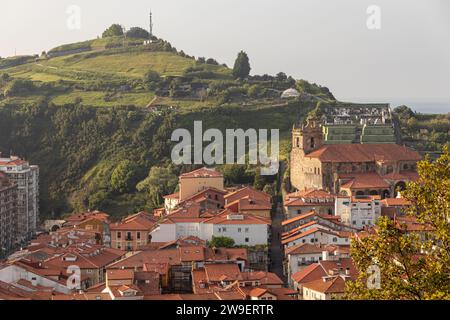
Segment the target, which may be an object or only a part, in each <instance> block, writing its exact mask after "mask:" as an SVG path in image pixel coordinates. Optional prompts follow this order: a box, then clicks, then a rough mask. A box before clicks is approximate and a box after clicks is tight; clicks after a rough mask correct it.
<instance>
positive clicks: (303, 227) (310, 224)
mask: <svg viewBox="0 0 450 320" xmlns="http://www.w3.org/2000/svg"><path fill="white" fill-rule="evenodd" d="M315 225H317V226H318V227H319V226H320V227H323V228H324V229H328V227H325V226H322V225H320V224H319V222H318V221H315V220H313V221H310V222H308V223H305V224H302V225H300V226H298V227H297V228H294V229H291V230H289V231H286V232H283V233H282V234H281V238H282V239H285V238H289V237H292V236H294V235H296V234H299V233H302V232H305V231H306V230H307V229H306V228H309V229H311V228H312V227H313V226H315Z"/></svg>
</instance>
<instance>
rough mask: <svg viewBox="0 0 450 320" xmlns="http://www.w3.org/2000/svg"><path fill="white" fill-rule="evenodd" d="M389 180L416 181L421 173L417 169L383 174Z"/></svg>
mask: <svg viewBox="0 0 450 320" xmlns="http://www.w3.org/2000/svg"><path fill="white" fill-rule="evenodd" d="M383 179H387V180H394V181H398V180H402V181H416V180H418V179H419V174H418V173H417V172H416V171H400V173H395V172H392V173H389V174H385V175H384V176H383Z"/></svg>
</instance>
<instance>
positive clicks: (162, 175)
mask: <svg viewBox="0 0 450 320" xmlns="http://www.w3.org/2000/svg"><path fill="white" fill-rule="evenodd" d="M177 183H178V177H177V176H176V175H175V174H174V173H173V172H172V170H171V169H170V168H164V167H152V168H151V169H150V172H149V174H148V176H147V178H145V179H144V180H142V181H141V182H139V183H138V184H137V186H136V188H137V190H138V191H141V192H147V193H148V195H149V206H150V207H153V208H156V207H158V206H160V205H161V203H162V197H163V196H165V195H168V194H170V193H172V192H173V191H174V190H175V187H176V186H177Z"/></svg>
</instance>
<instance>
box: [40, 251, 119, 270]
mask: <svg viewBox="0 0 450 320" xmlns="http://www.w3.org/2000/svg"><path fill="white" fill-rule="evenodd" d="M124 255H125V251H121V250H117V249H112V248H105V247H103V246H98V245H95V246H70V247H67V248H65V253H64V254H62V255H59V256H57V257H54V258H51V259H49V260H47V261H45V263H44V264H45V266H48V267H50V268H52V267H53V268H56V269H62V268H64V269H66V268H67V267H69V266H71V265H73V264H76V265H77V266H79V267H80V268H81V269H99V268H103V267H105V266H106V265H108V264H110V263H112V262H114V261H116V260H118V259H120V258H121V257H122V256H124ZM73 259H75V261H74V260H73Z"/></svg>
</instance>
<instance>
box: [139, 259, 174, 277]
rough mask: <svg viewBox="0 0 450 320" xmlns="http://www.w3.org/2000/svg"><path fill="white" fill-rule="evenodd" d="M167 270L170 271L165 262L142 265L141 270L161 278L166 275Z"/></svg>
mask: <svg viewBox="0 0 450 320" xmlns="http://www.w3.org/2000/svg"><path fill="white" fill-rule="evenodd" d="M169 269H170V265H169V263H167V262H152V263H144V265H143V268H142V270H143V271H153V272H157V273H159V274H160V275H162V276H164V275H168V274H169Z"/></svg>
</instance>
